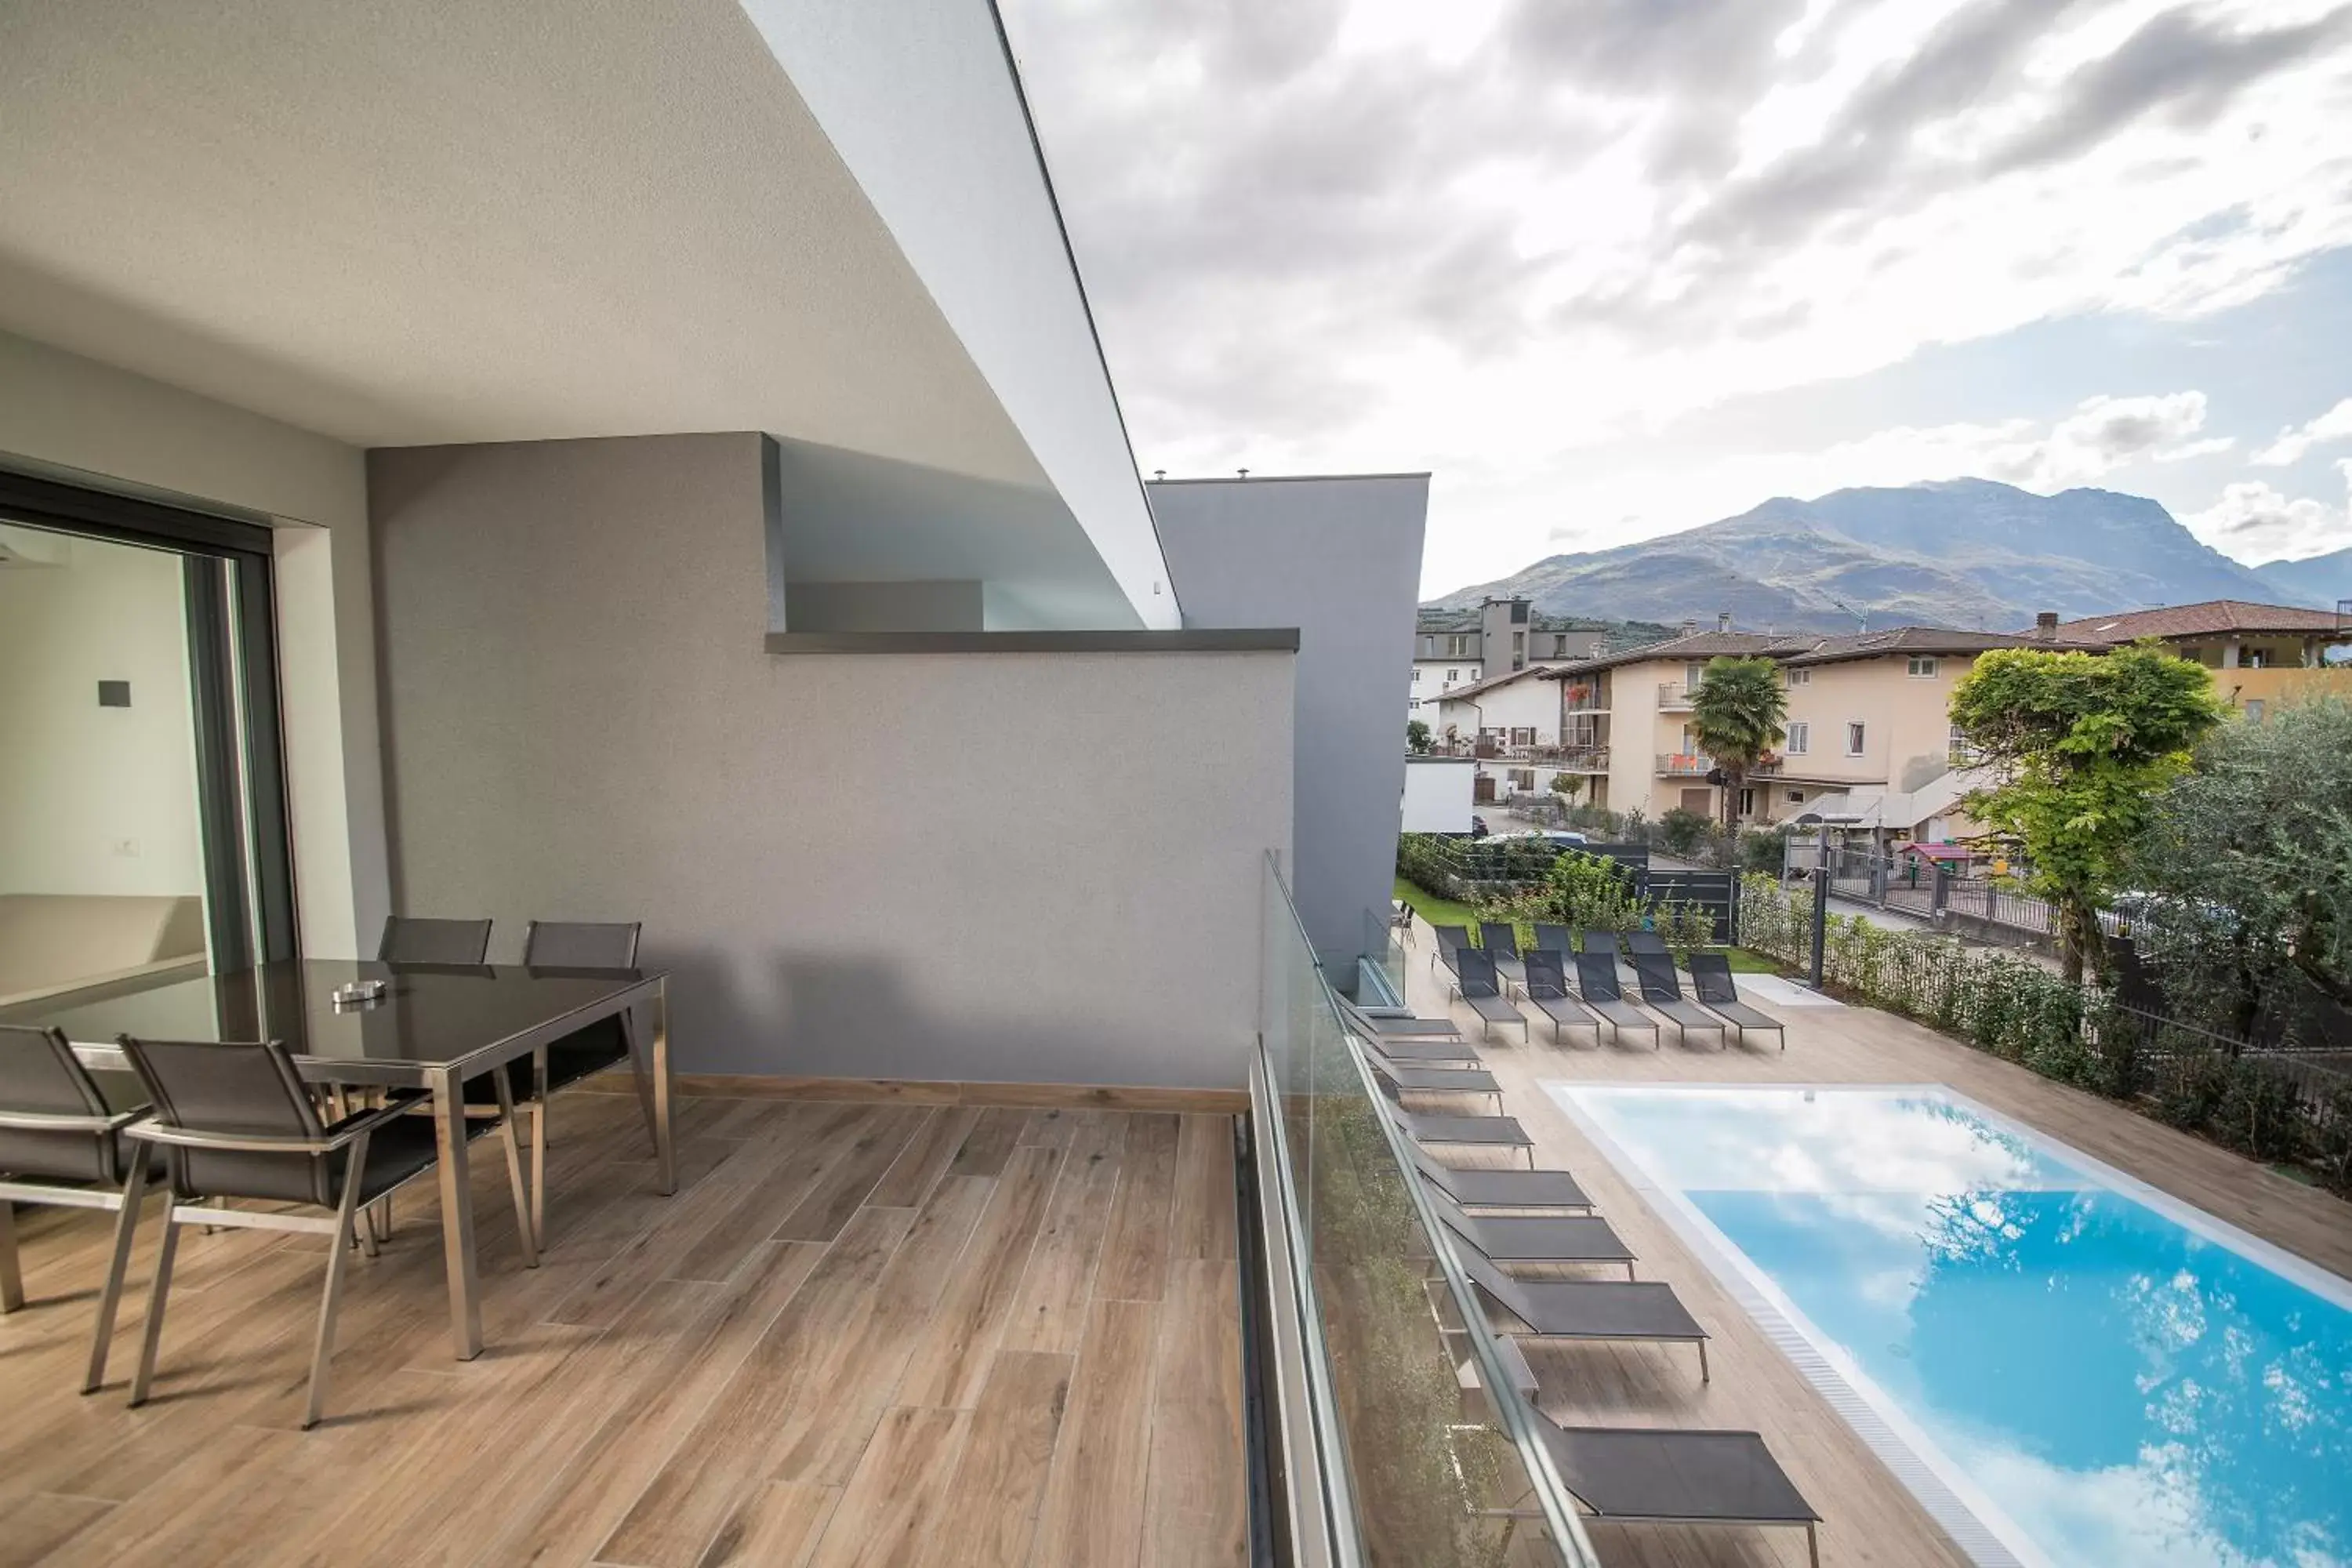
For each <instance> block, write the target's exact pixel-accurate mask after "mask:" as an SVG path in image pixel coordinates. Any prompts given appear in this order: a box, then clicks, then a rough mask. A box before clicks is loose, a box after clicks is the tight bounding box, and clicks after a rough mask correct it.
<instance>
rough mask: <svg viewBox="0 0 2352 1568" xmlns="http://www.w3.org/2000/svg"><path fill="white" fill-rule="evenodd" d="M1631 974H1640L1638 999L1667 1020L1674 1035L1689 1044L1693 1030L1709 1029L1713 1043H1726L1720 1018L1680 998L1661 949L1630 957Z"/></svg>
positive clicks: (1672, 965) (1672, 964) (1677, 983)
mask: <svg viewBox="0 0 2352 1568" xmlns="http://www.w3.org/2000/svg"><path fill="white" fill-rule="evenodd" d="M1633 973H1636V974H1638V975H1640V976H1641V977H1642V1001H1643V1005H1646V1006H1648V1008H1649V1009H1650V1010H1651V1011H1652V1012H1654V1013H1655V1014H1657V1015H1658V1016H1660V1017H1663V1018H1665V1019H1667V1020H1669V1021H1671V1022H1672V1023H1673V1025H1674V1026H1675V1038H1676V1039H1678V1040H1680V1041H1681V1042H1682V1043H1683V1044H1685V1045H1688V1044H1690V1035H1691V1031H1692V1030H1693V1029H1705V1030H1711V1031H1712V1032H1713V1033H1714V1035H1715V1043H1716V1044H1717V1045H1718V1046H1720V1045H1723V1044H1725V1043H1726V1037H1725V1035H1724V1032H1723V1029H1724V1024H1723V1020H1722V1019H1720V1018H1718V1017H1717V1016H1715V1015H1714V1014H1712V1013H1710V1012H1708V1011H1707V1010H1706V1008H1704V1007H1702V1006H1700V1005H1697V1004H1696V1003H1695V1002H1688V1001H1685V1000H1684V998H1683V987H1682V983H1681V982H1680V981H1678V980H1676V979H1675V961H1674V960H1673V959H1671V958H1669V957H1667V956H1666V955H1665V954H1664V953H1663V952H1644V953H1641V954H1639V955H1637V956H1636V957H1635V958H1634V960H1633Z"/></svg>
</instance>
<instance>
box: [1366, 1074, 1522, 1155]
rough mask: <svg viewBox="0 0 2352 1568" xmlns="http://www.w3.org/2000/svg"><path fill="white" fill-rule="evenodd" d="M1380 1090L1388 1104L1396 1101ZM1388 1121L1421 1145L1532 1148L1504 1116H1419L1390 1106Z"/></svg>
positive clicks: (1392, 1093)
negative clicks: (1447, 1144)
mask: <svg viewBox="0 0 2352 1568" xmlns="http://www.w3.org/2000/svg"><path fill="white" fill-rule="evenodd" d="M1381 1092H1382V1093H1384V1094H1386V1095H1387V1096H1388V1097H1389V1099H1390V1100H1391V1101H1393V1100H1395V1099H1396V1093H1395V1091H1394V1090H1393V1089H1390V1088H1389V1086H1388V1085H1386V1084H1382V1085H1381ZM1389 1117H1390V1119H1391V1121H1394V1122H1395V1123H1396V1124H1397V1125H1398V1126H1399V1127H1402V1128H1403V1129H1404V1131H1407V1132H1408V1133H1410V1134H1412V1136H1413V1137H1414V1138H1417V1139H1419V1140H1420V1141H1421V1142H1424V1143H1460V1144H1464V1145H1471V1144H1476V1145H1480V1146H1485V1147H1491V1148H1498V1149H1529V1150H1532V1149H1533V1148H1534V1147H1535V1142H1534V1140H1532V1139H1530V1138H1529V1137H1528V1133H1527V1129H1525V1128H1524V1127H1521V1126H1520V1125H1519V1124H1518V1122H1517V1120H1516V1119H1514V1118H1512V1117H1508V1116H1423V1115H1422V1114H1420V1113H1419V1112H1417V1111H1412V1110H1406V1109H1405V1108H1404V1107H1403V1106H1402V1105H1396V1104H1391V1106H1390V1107H1389Z"/></svg>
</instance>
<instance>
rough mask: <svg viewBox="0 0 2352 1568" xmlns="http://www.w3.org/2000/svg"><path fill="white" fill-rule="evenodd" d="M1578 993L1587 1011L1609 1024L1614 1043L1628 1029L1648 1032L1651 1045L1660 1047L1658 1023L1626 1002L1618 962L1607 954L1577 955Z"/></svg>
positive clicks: (1588, 953) (1582, 953)
mask: <svg viewBox="0 0 2352 1568" xmlns="http://www.w3.org/2000/svg"><path fill="white" fill-rule="evenodd" d="M1588 934H1590V933H1588ZM1576 989H1577V992H1578V994H1580V996H1581V997H1582V998H1583V1002H1584V1005H1586V1006H1587V1007H1590V1008H1591V1009H1592V1010H1593V1011H1594V1012H1596V1013H1598V1014H1600V1015H1601V1016H1602V1017H1603V1018H1606V1019H1607V1020H1609V1037H1610V1038H1611V1039H1612V1040H1613V1039H1617V1038H1619V1037H1622V1035H1623V1034H1624V1032H1625V1031H1626V1030H1628V1029H1646V1030H1648V1031H1649V1035H1650V1044H1651V1045H1652V1046H1655V1045H1657V1044H1658V1022H1657V1020H1656V1019H1654V1018H1653V1017H1651V1016H1649V1015H1648V1014H1646V1013H1644V1012H1643V1011H1642V1010H1641V1009H1640V1008H1639V1007H1636V1006H1634V1005H1633V1004H1632V1003H1631V1002H1628V1001H1626V1000H1625V994H1624V992H1623V991H1622V990H1621V989H1620V988H1619V986H1618V984H1617V961H1616V960H1615V959H1613V958H1612V957H1611V956H1610V955H1609V954H1608V953H1606V952H1580V953H1578V954H1577V955H1576Z"/></svg>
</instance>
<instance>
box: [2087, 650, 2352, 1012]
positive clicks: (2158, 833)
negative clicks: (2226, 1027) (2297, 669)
mask: <svg viewBox="0 0 2352 1568" xmlns="http://www.w3.org/2000/svg"><path fill="white" fill-rule="evenodd" d="M2129 870H2130V878H2131V884H2132V887H2133V888H2134V889H2136V890H2137V891H2139V892H2141V893H2143V894H2144V895H2145V896H2144V897H2142V898H2140V899H2137V900H2135V901H2134V906H2133V914H2134V918H2135V920H2136V921H2139V922H2141V923H2143V924H2144V925H2145V926H2146V927H2147V928H2148V931H2149V935H2150V938H2151V941H2152V942H2153V944H2154V945H2156V946H2157V947H2158V948H2159V949H2160V950H2161V952H2162V956H2163V960H2164V973H2165V976H2166V980H2167V984H2168V989H2179V990H2181V991H2182V992H2184V993H2186V994H2189V995H2192V996H2196V997H2200V998H2202V999H2204V1000H2206V1001H2208V1002H2211V1003H2217V1004H2220V1005H2222V1006H2224V1007H2227V1008H2228V1009H2230V1010H2231V1013H2232V1014H2233V1015H2234V1016H2231V1018H2230V1019H2229V1020H2228V1021H2229V1023H2230V1024H2231V1027H2232V1028H2233V1029H2234V1030H2235V1031H2236V1032H2237V1033H2240V1034H2245V1033H2250V1032H2251V1029H2252V1023H2253V1018H2254V1014H2255V1012H2256V1011H2257V1010H2258V1008H2259V1006H2260V1004H2261V1000H2262V998H2263V995H2264V994H2266V993H2268V992H2269V991H2270V990H2271V989H2272V988H2273V986H2274V985H2275V984H2277V983H2278V982H2279V980H2280V979H2282V978H2283V977H2284V973H2285V972H2288V971H2292V972H2294V973H2298V974H2300V975H2301V976H2302V977H2303V978H2304V979H2305V980H2307V981H2309V982H2310V983H2311V984H2312V985H2313V986H2315V988H2317V989H2318V990H2319V992H2320V993H2321V994H2324V995H2326V996H2328V997H2330V998H2332V999H2333V1000H2335V1001H2336V1002H2338V1003H2341V1004H2343V1005H2347V1006H2352V703H2347V701H2345V700H2343V699H2341V698H2335V697H2327V698H2319V699H2315V700H2307V701H2303V702H2297V703H2292V704H2289V705H2287V706H2285V707H2281V708H2274V709H2273V710H2271V713H2270V715H2269V717H2268V718H2267V719H2265V720H2263V721H2244V720H2240V721H2233V722H2231V723H2228V724H2224V725H2222V726H2221V728H2220V729H2218V730H2216V731H2214V732H2213V733H2212V735H2211V736H2210V738H2209V739H2208V740H2207V741H2206V742H2205V743H2204V745H2203V746H2202V747H2200V749H2199V752H2198V754H2197V767H2196V771H2195V772H2193V773H2185V774H2183V775H2182V776H2180V777H2179V778H2177V779H2175V780H2174V781H2173V782H2172V783H2171V784H2169V785H2168V786H2167V787H2166V788H2165V790H2164V791H2163V793H2162V794H2160V795H2158V796H2157V797H2156V799H2155V800H2154V801H2153V802H2152V803H2151V804H2150V806H2149V810H2148V814H2147V826H2146V828H2145V829H2144V830H2143V831H2142V833H2141V834H2140V836H2139V837H2138V839H2137V842H2135V843H2134V845H2133V846H2132V854H2131V857H2130V861H2129Z"/></svg>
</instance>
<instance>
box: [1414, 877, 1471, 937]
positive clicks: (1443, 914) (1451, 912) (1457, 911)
mask: <svg viewBox="0 0 2352 1568" xmlns="http://www.w3.org/2000/svg"><path fill="white" fill-rule="evenodd" d="M1396 896H1397V898H1398V899H1400V900H1402V901H1403V902H1405V903H1408V904H1411V905H1412V912H1413V913H1414V914H1417V915H1419V916H1420V917H1421V918H1422V919H1423V920H1425V921H1428V922H1429V923H1430V924H1431V925H1433V926H1468V927H1470V928H1471V929H1472V930H1474V931H1475V930H1476V929H1477V925H1478V911H1477V910H1474V909H1472V908H1471V907H1470V906H1469V905H1468V904H1457V903H1455V902H1454V900H1452V899H1441V898H1439V897H1438V896H1437V895H1436V894H1435V893H1433V892H1431V891H1429V890H1428V889H1425V888H1420V887H1416V886H1414V885H1413V884H1412V883H1411V882H1408V881H1406V880H1405V879H1403V878H1402V877H1399V878H1398V879H1396Z"/></svg>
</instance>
